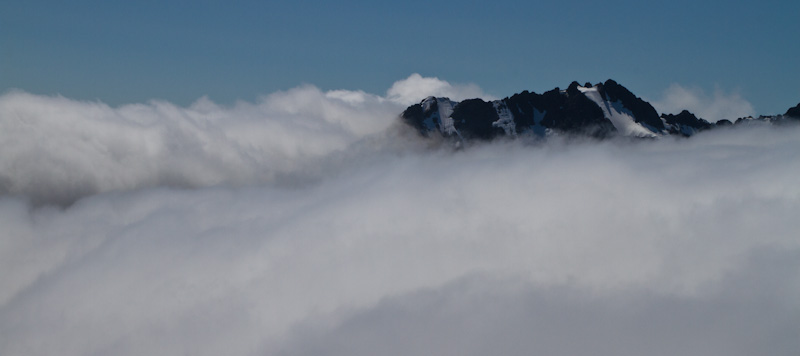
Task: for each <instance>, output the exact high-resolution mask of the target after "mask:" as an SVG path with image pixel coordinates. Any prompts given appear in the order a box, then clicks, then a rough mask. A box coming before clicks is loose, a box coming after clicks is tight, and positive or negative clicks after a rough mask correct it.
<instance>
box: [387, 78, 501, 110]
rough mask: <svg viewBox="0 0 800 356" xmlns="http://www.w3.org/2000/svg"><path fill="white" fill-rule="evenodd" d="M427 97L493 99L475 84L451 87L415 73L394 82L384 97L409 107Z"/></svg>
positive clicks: (446, 83)
mask: <svg viewBox="0 0 800 356" xmlns="http://www.w3.org/2000/svg"><path fill="white" fill-rule="evenodd" d="M429 96H436V97H447V98H450V99H452V100H456V101H461V100H464V99H474V98H482V99H485V100H494V99H496V98H495V97H493V96H491V95H488V94H486V93H484V92H483V91H482V90H481V89H480V88H479V87H478V86H477V85H475V84H457V85H453V84H450V83H449V82H447V81H444V80H441V79H439V78H436V77H433V78H430V77H423V76H421V75H419V74H417V73H414V74H412V75H410V76H409V77H408V78H406V79H404V80H400V81H397V82H395V83H394V84H393V85H392V87H391V88H389V90H388V91H387V92H386V97H387V98H388V99H389V100H391V101H394V102H397V103H399V104H402V105H404V106H409V105H412V104H416V103H419V102H420V101H422V99H425V98H427V97H429Z"/></svg>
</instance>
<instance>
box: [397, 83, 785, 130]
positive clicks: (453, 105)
mask: <svg viewBox="0 0 800 356" xmlns="http://www.w3.org/2000/svg"><path fill="white" fill-rule="evenodd" d="M401 118H402V120H403V121H404V122H405V123H406V124H408V125H410V126H412V127H414V128H416V129H417V130H418V132H419V133H420V134H422V135H423V136H429V135H431V134H434V133H438V134H441V135H442V136H445V137H455V138H458V139H469V138H475V139H483V140H488V139H492V138H495V137H497V136H512V137H514V136H518V135H536V136H547V135H551V134H559V133H566V134H580V135H589V136H593V137H608V136H614V135H623V136H633V137H656V136H663V135H683V136H691V135H693V134H695V133H697V132H699V131H702V130H707V129H710V128H713V127H716V126H725V125H730V124H732V122H731V121H729V120H721V121H719V122H717V123H710V122H708V121H706V120H703V119H702V118H698V117H696V116H695V115H694V114H692V113H690V112H689V111H686V110H684V111H682V112H681V113H679V114H677V115H673V114H662V115H661V116H659V115H658V112H657V111H656V109H655V108H653V106H652V105H650V103H648V102H647V101H645V100H643V99H641V98H640V97H637V96H636V95H634V94H633V93H631V92H630V91H629V90H628V89H627V88H625V87H624V86H622V85H620V84H619V83H617V82H615V81H614V80H611V79H609V80H607V81H606V82H605V83H598V84H595V85H591V84H590V83H586V84H585V85H583V86H581V85H580V84H578V82H572V84H570V85H569V87H567V89H566V90H561V89H559V88H555V89H553V90H550V91H547V92H544V93H542V94H537V93H532V92H528V91H527V90H526V91H523V92H522V93H518V94H514V95H512V96H510V97H506V98H504V99H501V100H495V101H490V102H487V101H484V100H482V99H469V100H464V101H462V102H455V101H452V100H450V99H448V98H435V97H428V98H425V99H424V100H422V102H420V103H419V104H415V105H412V106H410V107H408V108H407V109H406V110H405V111H404V112H403V114H402V115H401ZM786 119H793V120H800V104H798V106H796V107H794V108H791V109H789V110H788V111H787V112H786V114H784V115H778V116H761V117H759V118H757V119H754V118H740V119H739V120H736V122H737V123H740V122H743V121H747V120H762V121H770V122H773V121H784V120H786Z"/></svg>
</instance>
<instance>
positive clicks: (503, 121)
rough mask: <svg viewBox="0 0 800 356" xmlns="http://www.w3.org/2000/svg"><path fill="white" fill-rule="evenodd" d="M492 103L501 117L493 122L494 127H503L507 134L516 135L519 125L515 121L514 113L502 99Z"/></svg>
mask: <svg viewBox="0 0 800 356" xmlns="http://www.w3.org/2000/svg"><path fill="white" fill-rule="evenodd" d="M492 105H494V110H495V111H496V112H497V116H498V117H499V118H500V119H498V120H497V121H495V122H493V123H492V127H499V128H501V129H503V131H504V132H505V134H506V136H511V135H513V136H516V135H517V127H516V124H515V123H514V114H512V113H511V110H508V106H507V105H506V104H505V103H503V102H502V101H500V100H497V101H494V102H492Z"/></svg>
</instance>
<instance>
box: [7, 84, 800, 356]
mask: <svg viewBox="0 0 800 356" xmlns="http://www.w3.org/2000/svg"><path fill="white" fill-rule="evenodd" d="M15 95H21V96H18V97H15V96H8V95H7V96H4V97H3V100H10V99H9V98H14V100H12V101H14V102H16V101H24V100H30V102H31V103H32V104H34V105H30V106H31V107H32V108H27V109H26V110H27V111H26V110H22V109H23V108H26V107H25V106H21V107H20V106H13V105H10V104H9V103H4V104H3V105H5V106H2V107H4V108H5V109H4V110H6V111H3V112H4V113H6V114H7V113H14V116H10V117H11V119H5V120H8V121H14V120H18V121H20V123H17V124H10V123H6V124H4V125H6V127H12V128H15V129H16V130H17V131H16V132H20V133H24V135H20V136H14V135H10V134H5V135H6V136H5V137H4V138H3V139H2V140H0V142H2V143H3V145H4V147H3V148H7V149H10V148H14V147H24V148H26V149H29V150H34V151H33V152H32V153H30V155H29V156H27V157H29V158H30V159H32V160H35V159H41V157H47V155H52V156H53V157H52V158H49V161H48V162H54V163H53V164H55V163H57V162H59V161H60V160H70V159H71V160H74V162H76V163H75V164H83V165H86V168H83V169H82V170H72V171H71V170H69V169H67V168H66V167H72V165H66V166H65V167H62V168H61V169H62V170H63V171H64V172H65V173H63V174H62V175H60V176H56V177H51V176H48V175H47V174H51V173H52V172H51V171H49V170H47V169H49V168H48V167H46V166H42V167H39V168H36V169H32V168H26V169H29V173H27V176H26V177H29V178H30V179H43V180H48V181H47V182H48V184H49V185H52V186H60V185H59V184H64V185H65V186H70V184H75V183H70V182H80V181H81V179H86V178H85V177H81V176H79V175H78V174H77V173H75V172H84V173H85V174H90V175H92V176H91V177H94V178H92V179H93V180H92V181H94V182H105V183H103V184H107V186H104V185H100V186H101V187H111V188H107V189H109V190H108V191H106V192H104V193H93V194H89V195H86V196H84V197H83V198H82V199H80V200H78V201H76V202H75V203H74V204H72V205H71V206H69V207H65V208H55V207H50V206H39V207H37V208H32V207H31V206H30V205H29V203H28V202H26V201H25V200H24V199H22V198H17V197H12V196H9V195H6V196H3V197H0V226H3V238H2V239H0V270H2V271H3V273H2V274H0V354H3V355H17V354H25V355H46V354H55V353H57V354H60V355H86V354H115V355H141V354H153V353H166V354H195V355H206V354H207V355H218V354H231V355H264V354H284V355H303V354H317V355H319V354H323V355H336V354H350V355H360V354H376V353H378V354H389V355H391V354H400V353H433V354H448V353H449V354H478V353H480V354H487V353H500V354H539V353H541V354H556V355H558V354H592V355H611V354H623V355H624V354H656V355H659V354H676V353H698V354H703V355H745V354H752V353H753V351H754V350H758V352H760V353H764V354H770V355H793V354H794V353H796V350H797V346H798V345H797V341H796V338H794V337H793V336H794V335H796V334H797V332H798V331H799V330H800V313H798V310H800V303H798V301H799V300H800V284H798V281H800V279H798V274H797V271H798V268H797V267H800V266H798V263H797V261H798V258H797V257H798V253H800V241H798V239H797V236H796V235H797V231H800V221H798V219H797V218H796V212H797V211H798V209H800V184H798V181H797V175H798V173H800V157H798V156H797V155H796V154H794V153H795V152H798V150H800V142H798V140H797V137H798V135H800V128H798V127H794V126H781V127H777V126H776V127H767V126H765V127H762V126H748V127H736V128H731V129H725V130H715V131H711V132H704V133H701V134H699V135H697V136H695V137H693V138H692V139H689V140H679V139H672V138H665V139H661V140H650V141H647V142H628V141H613V140H612V141H604V142H560V141H558V140H557V139H554V140H552V141H549V142H547V143H546V144H538V143H537V144H530V143H526V142H523V141H514V142H494V143H490V144H483V145H475V146H472V147H467V148H465V149H463V150H459V151H453V150H450V149H447V148H438V149H429V150H428V149H419V148H415V147H418V146H417V145H414V144H413V143H408V142H407V138H406V137H404V136H402V135H389V134H386V135H384V136H381V135H380V133H379V135H378V136H369V137H367V136H363V135H365V134H368V133H369V132H372V131H373V129H370V130H366V131H365V132H356V131H355V129H352V128H348V125H349V123H352V122H357V121H354V120H369V117H372V116H371V114H370V115H367V113H371V112H372V109H368V108H369V107H370V105H374V106H375V107H378V108H383V106H382V105H383V104H384V103H385V102H384V101H382V100H381V98H378V97H374V96H371V95H368V94H364V93H360V92H327V93H325V92H320V91H318V90H316V89H314V88H313V87H303V88H296V89H293V90H290V91H287V92H282V93H276V94H274V95H272V96H269V97H266V98H264V100H262V101H261V102H259V103H256V104H247V103H240V104H237V105H235V106H234V107H232V108H220V107H218V106H216V105H214V104H213V103H210V102H208V101H203V100H201V101H200V102H198V103H196V104H195V105H192V106H190V107H189V108H178V107H175V106H172V105H169V104H167V103H160V102H153V103H149V104H143V105H136V106H128V107H121V108H109V107H107V106H105V105H102V104H98V103H84V102H74V101H69V100H67V99H63V98H51V97H38V96H30V95H27V94H25V95H22V94H15ZM315 100H317V101H320V102H321V103H320V102H315ZM51 101H52V102H51ZM358 105H362V106H358ZM9 107H11V108H16V109H13V110H12V109H9ZM360 108H367V109H363V110H364V113H362V115H363V116H359V117H352V115H355V114H359V112H360V111H359V110H361V109H360ZM48 110H51V111H52V112H53V113H65V112H66V113H67V114H66V115H60V116H59V115H55V114H52V115H53V116H55V117H66V118H67V119H64V120H65V121H64V122H61V121H59V119H56V118H49V117H50V116H49V115H48V114H45V113H46V112H47V111H48ZM6 114H4V116H2V117H4V118H8V117H9V116H8V115H6ZM26 115H27V116H26ZM32 117H33V118H37V119H36V120H39V121H36V120H33V119H31V118H32ZM265 117H267V118H269V120H267V119H265ZM223 120H231V121H232V122H233V123H225V124H223V123H220V121H223ZM273 120H274V121H275V122H271V121H273ZM264 121H270V122H268V123H265V122H264ZM25 123H31V124H27V125H32V128H36V129H35V130H34V129H28V131H25V130H26V126H25V125H26V124H25ZM234 123H235V124H234ZM259 125H267V126H268V128H261V127H259ZM386 125H388V124H386ZM380 129H381V127H380V125H376V127H375V128H374V130H376V131H377V130H380ZM93 130H94V131H93ZM3 132H5V131H3ZM81 133H85V135H86V138H85V141H86V142H82V141H79V142H74V141H75V140H77V139H78V138H81V137H82V136H80V135H81ZM301 133H308V134H309V135H310V136H305V135H302V134H301ZM34 134H39V135H42V136H41V137H42V138H50V139H51V141H50V143H49V144H52V145H56V146H57V148H58V149H55V148H47V147H48V146H47V145H48V143H47V142H48V141H47V140H42V141H39V142H43V143H44V145H45V148H42V149H39V150H40V151H35V150H36V149H37V148H35V147H33V146H32V145H31V146H26V145H23V144H22V143H18V142H15V141H13V139H14V137H24V138H31V137H35V136H33V135H34ZM58 134H61V135H66V137H67V138H59V137H58ZM248 134H251V135H252V136H248ZM49 135H52V136H49ZM97 136H101V137H104V138H103V139H102V140H101V141H97V139H96V137H97ZM93 140H94V141H93ZM262 140H264V141H263V142H262ZM273 140H275V141H274V142H273ZM305 141H309V142H305ZM306 145H310V146H311V147H306ZM145 148H151V149H152V152H154V153H153V154H152V155H151V156H144V155H140V154H138V153H137V154H133V153H131V152H138V151H137V150H143V149H145ZM17 150H20V151H24V150H21V149H17ZM2 152H4V153H2V154H3V155H5V157H12V155H10V154H8V153H5V152H6V150H5V149H4V150H3V151H2ZM112 152H113V153H112ZM126 153H127V154H128V156H126ZM56 154H60V155H63V156H56ZM106 155H107V156H106ZM248 155H250V156H251V157H250V158H248V159H244V158H243V157H248ZM273 155H275V156H277V157H283V160H281V159H278V158H274V157H273ZM305 155H317V156H319V157H320V158H319V159H317V160H311V161H308V162H309V163H308V164H309V165H310V166H311V168H309V166H307V165H306V164H300V163H296V162H297V161H296V160H297V159H299V158H298V157H304V156H305ZM129 156H132V158H126V157H129ZM87 157H88V158H87ZM107 157H119V159H123V160H124V159H128V161H125V162H127V164H118V165H116V166H111V167H108V165H111V164H112V163H113V160H112V159H110V158H107ZM79 158H81V159H79ZM151 160H155V161H157V162H159V164H160V165H159V166H157V167H158V168H157V169H156V168H153V171H147V163H149V162H150V161H151ZM182 160H189V161H190V162H182ZM193 160H194V161H193ZM43 161H44V160H43ZM95 161H96V162H95ZM70 162H71V161H70ZM18 164H21V163H18ZM170 164H172V165H175V166H176V167H175V168H173V167H170ZM214 164H217V165H219V166H214ZM281 164H283V165H284V166H281ZM293 164H296V166H294V165H293ZM275 165H277V166H278V167H280V168H281V169H283V170H284V173H285V174H288V175H289V177H291V178H296V177H303V176H306V175H307V171H308V170H311V169H312V168H313V169H314V170H316V173H314V174H312V175H313V176H315V177H316V179H314V180H313V181H311V182H309V183H307V184H301V185H286V184H282V183H281V182H280V181H279V180H274V179H273V180H270V179H263V180H262V179H260V178H258V177H257V176H258V174H259V173H261V172H269V170H270V169H272V167H273V166H275ZM128 166H133V167H134V168H129V167H128ZM15 167H17V166H14V165H9V166H6V168H4V169H3V170H2V172H11V173H16V172H17V170H18V169H22V168H15ZM23 167H26V166H24V165H23ZM187 167H190V168H187ZM220 167H222V168H220ZM159 169H160V170H161V171H159ZM171 169H172V170H171ZM117 170H121V171H122V173H117ZM139 170H145V172H143V173H142V172H139ZM164 171H166V172H172V174H173V175H175V176H178V177H180V179H183V180H184V181H183V182H184V183H185V182H193V181H192V180H191V179H197V180H198V182H199V183H197V185H195V186H193V187H192V188H191V189H184V188H182V187H183V186H182V185H180V186H179V187H175V186H174V185H173V184H166V183H164V182H158V181H157V182H155V183H153V184H152V185H149V186H141V187H139V188H137V189H116V188H114V187H117V186H115V185H114V184H117V183H114V182H117V181H120V180H121V181H123V182H128V181H126V180H125V179H131V178H128V177H127V175H128V174H134V175H135V174H140V175H141V176H143V177H150V178H148V179H157V177H160V175H159V174H164V173H158V174H156V173H152V172H164ZM98 172H101V173H98ZM191 172H196V174H195V175H191V174H189V173H191ZM254 176H255V177H256V178H253V177H254ZM152 177H156V178H152ZM214 177H216V178H215V179H217V180H218V181H223V182H236V181H239V180H242V181H247V180H248V179H252V181H250V183H251V184H244V185H239V184H233V183H226V184H222V183H220V184H213V183H214V182H215V179H212V178H214ZM139 179H140V181H142V182H146V181H147V180H146V179H144V178H139ZM132 182H133V183H129V184H131V185H135V184H141V183H136V182H139V181H136V180H132ZM166 182H173V181H166ZM765 182H766V184H765ZM112 183H114V184H112ZM97 184H100V183H97ZM20 194H29V195H35V194H37V193H36V192H35V191H31V192H25V193H20ZM23 197H24V195H23Z"/></svg>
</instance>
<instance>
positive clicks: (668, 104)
mask: <svg viewBox="0 0 800 356" xmlns="http://www.w3.org/2000/svg"><path fill="white" fill-rule="evenodd" d="M652 104H653V107H655V108H656V110H658V111H659V112H661V113H666V114H670V113H671V114H677V113H679V112H681V111H682V110H689V111H691V112H692V113H693V114H695V115H696V116H697V117H700V118H703V119H706V120H708V121H709V122H712V123H713V122H717V121H719V120H722V119H727V120H730V121H736V119H738V118H740V117H746V116H752V115H755V110H753V105H751V104H750V102H748V101H747V100H745V99H744V98H742V97H741V95H739V93H737V92H732V93H726V92H725V91H723V90H722V89H721V88H719V87H717V88H716V89H714V94H713V95H708V94H706V92H705V91H704V90H702V89H700V88H686V87H683V86H680V85H678V84H672V85H670V86H669V88H667V89H666V90H664V94H663V97H662V98H661V99H660V100H655V101H652Z"/></svg>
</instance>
